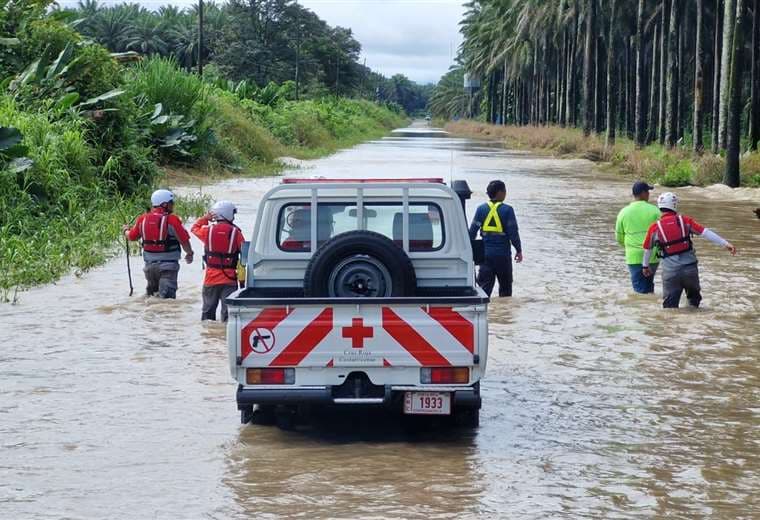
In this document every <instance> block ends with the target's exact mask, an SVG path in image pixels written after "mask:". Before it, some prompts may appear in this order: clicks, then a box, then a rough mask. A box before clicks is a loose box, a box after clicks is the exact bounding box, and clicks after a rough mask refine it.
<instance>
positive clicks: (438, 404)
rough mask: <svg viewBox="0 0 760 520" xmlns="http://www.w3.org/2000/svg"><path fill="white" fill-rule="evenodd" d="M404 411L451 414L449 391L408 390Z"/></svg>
mask: <svg viewBox="0 0 760 520" xmlns="http://www.w3.org/2000/svg"><path fill="white" fill-rule="evenodd" d="M404 413H405V414H414V415H451V394H450V393H448V392H406V393H405V394H404Z"/></svg>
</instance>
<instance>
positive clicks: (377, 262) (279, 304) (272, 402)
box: [227, 179, 488, 427]
mask: <svg viewBox="0 0 760 520" xmlns="http://www.w3.org/2000/svg"><path fill="white" fill-rule="evenodd" d="M454 185H455V188H456V191H455V190H454V189H452V188H451V187H449V186H447V185H446V184H444V183H443V181H442V180H440V179H405V180H400V179H397V180H382V179H374V180H365V181H355V180H350V179H349V180H337V179H285V180H284V181H283V183H282V184H281V185H279V186H277V187H275V188H274V189H272V190H271V191H269V193H267V194H266V195H265V196H264V198H263V199H262V201H261V203H260V206H259V211H258V215H257V219H256V224H255V228H254V231H253V235H252V237H253V238H252V241H251V246H250V248H249V249H250V252H249V253H247V254H246V259H245V264H246V267H247V275H246V283H245V287H244V288H243V289H241V290H239V291H238V292H236V293H234V294H233V295H232V296H231V297H230V298H228V299H227V304H228V306H229V315H230V317H229V322H228V325H227V341H228V347H229V359H230V371H231V373H232V376H233V377H234V378H235V380H236V381H237V382H238V390H237V405H238V409H239V410H240V412H241V420H242V422H243V423H247V422H250V421H251V420H252V419H253V418H254V413H255V412H257V411H259V412H261V413H262V414H273V416H277V417H280V416H282V415H284V416H285V417H294V416H295V411H296V410H297V409H299V408H301V407H304V406H308V407H313V406H316V405H327V406H333V407H345V408H346V409H350V408H352V407H356V406H361V405H371V406H385V407H390V408H391V409H394V410H398V411H399V412H403V413H404V414H417V415H447V416H451V418H452V419H453V421H454V422H455V423H456V424H458V425H461V426H465V427H476V426H477V425H478V422H479V410H480V405H481V399H480V379H481V378H482V377H483V373H484V371H485V368H486V358H487V355H488V325H487V313H486V310H487V304H488V297H487V296H486V295H485V293H484V292H483V291H482V290H481V289H480V288H479V287H478V286H477V285H476V284H475V263H474V261H473V247H472V244H471V242H470V238H469V235H468V232H467V220H466V217H465V213H464V211H463V209H464V205H465V201H466V199H468V198H469V196H470V191H469V188H468V187H467V184H466V183H465V182H463V181H455V182H454ZM475 250H477V248H476V249H475ZM275 412H276V413H275Z"/></svg>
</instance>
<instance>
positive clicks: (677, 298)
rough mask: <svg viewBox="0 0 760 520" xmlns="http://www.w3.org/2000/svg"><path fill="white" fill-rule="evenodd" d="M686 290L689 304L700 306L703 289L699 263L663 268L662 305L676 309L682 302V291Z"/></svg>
mask: <svg viewBox="0 0 760 520" xmlns="http://www.w3.org/2000/svg"><path fill="white" fill-rule="evenodd" d="M683 291H686V299H687V300H689V305H691V306H692V307H699V302H701V301H702V292H701V291H702V289H701V288H700V286H699V268H698V267H697V264H690V265H684V266H681V267H677V268H675V269H672V268H665V267H664V266H663V269H662V306H663V307H664V308H666V309H676V308H678V304H679V303H680V302H681V293H682V292H683Z"/></svg>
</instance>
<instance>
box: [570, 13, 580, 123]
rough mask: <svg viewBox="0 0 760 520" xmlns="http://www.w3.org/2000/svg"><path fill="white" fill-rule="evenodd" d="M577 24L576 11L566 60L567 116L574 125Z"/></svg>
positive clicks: (576, 121) (576, 119) (575, 117)
mask: <svg viewBox="0 0 760 520" xmlns="http://www.w3.org/2000/svg"><path fill="white" fill-rule="evenodd" d="M578 25H579V21H578V13H577V11H576V12H575V14H574V15H573V24H572V27H573V33H572V34H571V38H570V60H569V62H568V68H569V71H568V79H569V81H570V85H569V86H568V87H567V117H568V122H569V123H570V125H571V126H574V127H577V126H578V97H577V96H578V85H577V83H578V81H577V78H576V77H575V69H576V66H575V64H576V61H577V57H576V56H577V53H578V39H579V38H580V35H579V34H578V32H579V31H578Z"/></svg>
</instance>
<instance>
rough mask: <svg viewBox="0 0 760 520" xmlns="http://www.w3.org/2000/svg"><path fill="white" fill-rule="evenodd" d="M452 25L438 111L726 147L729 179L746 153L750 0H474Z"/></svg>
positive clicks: (750, 113) (758, 0)
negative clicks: (452, 50) (458, 41)
mask: <svg viewBox="0 0 760 520" xmlns="http://www.w3.org/2000/svg"><path fill="white" fill-rule="evenodd" d="M461 31H462V33H463V35H464V43H463V44H462V47H461V49H460V54H459V58H458V60H459V65H458V67H455V68H454V69H452V71H450V72H449V74H447V75H446V76H444V78H443V80H442V81H441V83H440V84H439V88H438V89H437V90H436V92H435V93H434V94H433V97H432V99H431V106H432V107H433V109H434V110H436V111H437V112H443V113H445V114H446V115H448V116H452V115H467V114H468V113H470V112H471V111H472V107H473V106H476V107H482V110H483V111H484V112H485V114H484V115H485V117H486V119H487V120H488V121H489V122H492V123H501V124H515V125H527V124H531V125H545V124H556V125H561V126H574V127H581V128H583V131H584V133H585V134H586V135H588V134H590V133H592V132H595V133H600V134H601V133H604V134H605V135H606V141H607V142H608V143H613V142H614V141H615V137H616V135H618V134H623V135H626V136H628V137H630V138H631V139H633V140H634V141H635V143H636V145H637V147H643V146H645V145H647V144H650V143H654V142H659V143H660V144H662V145H664V146H666V147H668V148H673V147H675V146H690V147H691V149H692V150H693V151H694V153H696V154H701V153H703V152H704V150H705V149H706V148H707V149H709V150H710V151H711V152H712V153H725V154H726V172H725V176H724V182H725V184H727V185H729V186H738V185H739V183H740V176H739V156H740V153H741V151H742V150H743V149H749V150H753V151H754V150H756V149H757V143H758V140H760V92H759V91H758V88H759V87H760V84H759V83H758V81H760V40H759V39H758V33H760V0H607V1H602V0H473V1H471V2H469V3H468V4H467V12H466V15H465V17H464V19H463V20H462V22H461ZM465 71H466V72H467V73H469V74H471V75H474V76H475V77H478V78H480V79H481V80H482V89H481V91H480V92H479V93H478V94H477V95H476V96H475V98H474V99H473V98H471V97H470V96H468V94H467V93H466V92H464V90H463V89H462V88H461V85H462V83H461V82H460V83H459V86H458V87H457V86H456V85H455V84H454V82H455V80H456V79H458V78H461V77H462V76H463V74H464V72H465ZM468 111H469V112H468Z"/></svg>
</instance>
